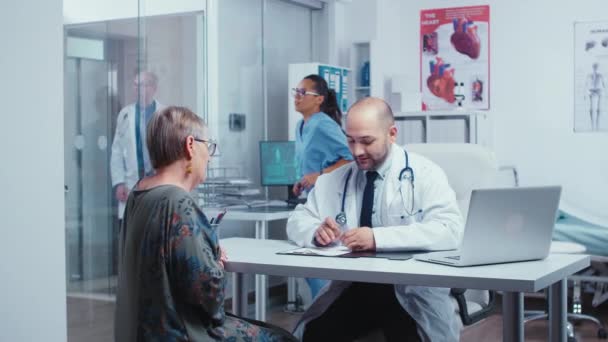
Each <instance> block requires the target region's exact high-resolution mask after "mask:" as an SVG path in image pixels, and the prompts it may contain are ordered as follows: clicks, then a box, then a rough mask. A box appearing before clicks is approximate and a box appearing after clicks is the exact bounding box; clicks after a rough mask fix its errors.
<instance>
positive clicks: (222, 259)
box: [220, 247, 228, 268]
mask: <svg viewBox="0 0 608 342" xmlns="http://www.w3.org/2000/svg"><path fill="white" fill-rule="evenodd" d="M226 261H228V256H227V255H226V250H224V248H223V247H220V266H222V268H224V263H225V262H226Z"/></svg>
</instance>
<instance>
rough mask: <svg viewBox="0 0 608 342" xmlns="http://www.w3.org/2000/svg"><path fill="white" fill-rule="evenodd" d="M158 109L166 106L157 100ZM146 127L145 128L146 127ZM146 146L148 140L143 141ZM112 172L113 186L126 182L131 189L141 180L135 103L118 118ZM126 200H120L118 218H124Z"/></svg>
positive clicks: (111, 165)
mask: <svg viewBox="0 0 608 342" xmlns="http://www.w3.org/2000/svg"><path fill="white" fill-rule="evenodd" d="M155 102H156V111H159V110H161V109H163V108H164V106H162V105H161V104H160V103H158V101H156V100H155ZM144 129H145V128H144ZM142 143H143V146H144V148H145V146H146V142H145V141H143V142H142ZM110 174H111V177H112V187H115V186H116V185H118V184H120V183H125V185H126V186H127V189H129V190H131V189H132V188H133V186H135V183H137V181H138V180H139V174H138V166H137V146H136V142H135V104H134V103H132V104H130V105H128V106H126V107H124V108H123V109H122V110H121V111H120V113H118V117H117V118H116V133H115V134H114V141H113V142H112V156H111V157H110ZM125 206H126V202H118V218H119V219H122V218H123V216H124V212H125Z"/></svg>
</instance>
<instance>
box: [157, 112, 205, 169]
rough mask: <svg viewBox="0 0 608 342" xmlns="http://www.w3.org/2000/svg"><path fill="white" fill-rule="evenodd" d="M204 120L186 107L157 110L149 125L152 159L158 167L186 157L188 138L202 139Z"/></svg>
mask: <svg viewBox="0 0 608 342" xmlns="http://www.w3.org/2000/svg"><path fill="white" fill-rule="evenodd" d="M205 131H206V126H205V123H204V122H203V120H202V119H201V118H200V117H199V116H198V115H196V114H195V113H194V112H193V111H191V110H190V109H188V108H186V107H177V106H171V107H167V108H165V109H162V110H160V111H157V112H156V113H154V116H153V117H152V119H151V120H150V123H148V127H147V129H146V145H147V146H148V152H149V154H150V162H151V163H152V167H153V168H154V169H158V168H161V167H164V166H167V165H171V164H173V163H174V162H176V161H178V160H180V159H182V158H184V157H186V150H185V148H184V146H185V143H186V138H188V136H193V137H195V138H198V139H203V138H204V134H205Z"/></svg>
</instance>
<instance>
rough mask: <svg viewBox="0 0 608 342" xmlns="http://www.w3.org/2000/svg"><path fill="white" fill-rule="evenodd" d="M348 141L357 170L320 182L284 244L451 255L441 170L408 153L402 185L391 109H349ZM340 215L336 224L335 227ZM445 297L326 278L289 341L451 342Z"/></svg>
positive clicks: (457, 235)
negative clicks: (373, 341) (370, 336)
mask: <svg viewBox="0 0 608 342" xmlns="http://www.w3.org/2000/svg"><path fill="white" fill-rule="evenodd" d="M346 136H347V139H348V145H349V148H350V151H351V152H352V155H353V157H354V158H355V163H350V164H347V165H344V166H342V167H340V168H338V169H336V170H334V171H333V172H332V173H329V174H325V175H322V176H320V177H319V178H318V180H317V183H316V185H315V188H314V190H312V192H311V193H310V194H309V195H308V201H307V203H306V204H305V205H299V206H298V207H297V208H296V209H295V211H294V212H293V213H292V215H291V216H290V217H289V220H288V222H287V235H288V237H289V239H290V240H293V241H295V242H296V243H297V244H298V245H301V246H308V247H311V246H327V245H330V244H334V243H342V244H344V245H345V246H347V247H348V248H350V249H352V250H355V251H364V250H369V251H394V250H426V251H431V250H443V249H452V248H456V247H457V245H458V244H459V243H460V239H461V236H462V231H463V221H462V216H461V214H460V211H459V209H458V205H457V203H456V197H455V194H454V191H453V190H452V188H451V187H450V185H449V184H448V180H447V178H446V175H445V173H444V172H443V170H441V169H440V168H439V167H438V166H437V165H436V164H434V163H432V162H431V161H430V160H428V159H426V158H424V157H422V156H420V155H416V154H413V153H410V154H408V163H407V164H408V166H409V167H411V169H412V174H413V175H412V176H413V177H411V178H413V179H411V178H410V177H409V175H407V176H408V177H403V179H402V180H401V181H400V180H399V175H400V173H401V171H402V169H404V168H405V167H406V153H405V151H404V149H403V148H401V147H400V146H398V145H397V144H395V140H396V136H397V128H396V127H395V125H394V118H393V113H392V110H391V108H390V107H389V105H388V104H387V103H386V102H384V101H383V100H381V99H378V98H372V97H368V98H365V99H362V100H360V101H358V102H357V103H355V104H354V105H353V106H352V107H351V108H350V110H349V111H348V117H347V120H346ZM349 174H350V180H349V181H348V185H347V187H346V194H344V193H343V192H344V187H345V183H346V182H347V178H349ZM410 179H411V180H412V182H411V183H410ZM412 192H413V193H412ZM343 196H344V199H345V204H344V208H342V198H343ZM342 211H343V212H344V213H345V216H346V224H344V225H343V226H341V225H340V224H338V223H337V222H336V218H337V214H339V213H340V212H342ZM338 221H340V220H338ZM449 293H450V290H449V289H447V288H428V287H417V286H405V285H390V284H389V285H385V284H372V283H350V282H343V281H332V282H330V283H329V284H328V285H326V286H325V287H324V288H323V289H322V290H321V292H320V293H319V295H318V296H317V298H316V300H315V301H314V302H313V303H312V305H311V306H310V308H309V309H308V310H307V312H306V313H305V314H304V316H303V317H302V319H301V321H300V322H299V323H298V326H297V327H296V329H295V334H296V336H298V337H300V338H301V339H302V340H303V341H304V342H306V341H352V340H353V339H356V338H358V337H361V336H364V335H366V334H367V333H369V332H370V331H371V330H376V329H380V330H381V331H382V332H383V334H384V336H385V338H386V340H387V341H457V340H458V339H459V336H460V321H459V320H458V318H457V316H456V314H455V312H454V307H453V305H452V301H451V300H450V298H449Z"/></svg>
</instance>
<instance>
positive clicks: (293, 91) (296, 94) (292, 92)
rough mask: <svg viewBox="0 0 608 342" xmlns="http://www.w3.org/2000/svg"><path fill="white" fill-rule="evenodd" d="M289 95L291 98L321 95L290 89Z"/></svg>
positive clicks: (301, 89)
mask: <svg viewBox="0 0 608 342" xmlns="http://www.w3.org/2000/svg"><path fill="white" fill-rule="evenodd" d="M291 95H292V96H293V97H301V96H305V95H312V96H321V94H319V93H315V92H314V91H307V90H306V89H304V88H291Z"/></svg>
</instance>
